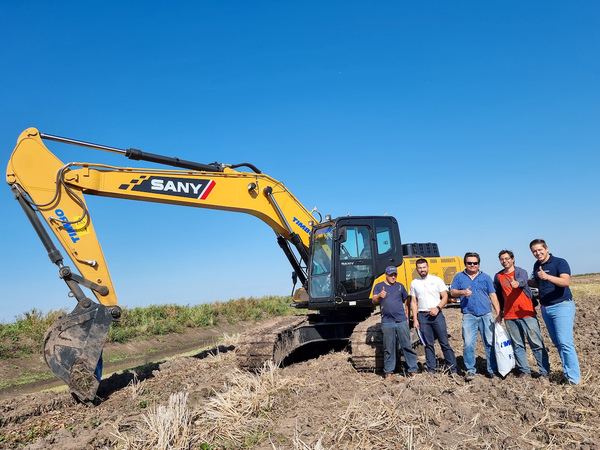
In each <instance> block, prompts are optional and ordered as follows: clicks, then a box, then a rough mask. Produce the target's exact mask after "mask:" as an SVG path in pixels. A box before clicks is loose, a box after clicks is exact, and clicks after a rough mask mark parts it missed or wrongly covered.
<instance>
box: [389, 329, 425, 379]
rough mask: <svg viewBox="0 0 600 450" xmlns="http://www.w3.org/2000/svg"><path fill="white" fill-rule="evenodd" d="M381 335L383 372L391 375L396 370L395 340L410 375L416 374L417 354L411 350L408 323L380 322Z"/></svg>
mask: <svg viewBox="0 0 600 450" xmlns="http://www.w3.org/2000/svg"><path fill="white" fill-rule="evenodd" d="M381 332H382V334H383V372H384V373H392V372H393V371H394V369H395V368H396V353H397V350H396V339H397V340H398V341H400V348H401V349H402V354H403V355H404V359H405V360H406V364H407V365H408V371H409V372H410V373H413V372H417V371H418V368H417V354H416V353H415V351H414V350H413V348H412V343H411V341H410V330H409V328H408V322H407V321H405V322H382V323H381Z"/></svg>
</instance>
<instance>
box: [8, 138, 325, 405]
mask: <svg viewBox="0 0 600 450" xmlns="http://www.w3.org/2000/svg"><path fill="white" fill-rule="evenodd" d="M42 138H44V139H49V140H53V141H61V142H64V143H68V144H75V145H82V146H84V147H90V148H96V149H99V150H103V151H111V152H119V153H122V154H123V155H124V156H127V157H129V158H130V159H134V160H146V161H152V162H156V163H161V164H169V165H172V166H176V167H180V168H181V167H183V168H184V170H174V169H169V170H160V169H152V170H151V169H135V168H122V167H112V166H107V165H102V164H90V163H69V164H65V163H63V162H62V161H60V160H59V159H58V158H57V157H56V156H55V155H53V154H52V153H51V152H50V151H49V150H48V149H47V148H46V146H45V145H44V143H43V141H42ZM241 166H246V167H249V168H250V169H251V170H252V172H239V171H236V170H235V169H234V168H232V167H241ZM7 182H8V184H9V185H10V186H11V189H12V190H13V192H14V194H15V198H17V200H18V201H19V203H20V205H21V207H22V208H23V210H24V211H25V213H26V215H27V217H28V218H29V220H30V222H31V223H32V225H33V227H34V229H35V230H36V232H37V234H38V236H39V237H40V239H41V240H42V243H43V244H44V246H45V247H46V250H47V251H48V256H49V258H50V260H51V261H52V263H54V264H56V265H57V266H58V268H59V276H60V277H61V278H62V279H63V280H64V281H65V282H66V283H67V285H68V286H69V289H70V291H71V294H72V295H73V296H74V297H75V298H76V300H77V302H78V303H77V306H76V307H75V309H74V310H73V311H72V312H71V313H70V314H68V315H67V316H65V317H62V318H60V319H58V320H57V321H56V323H55V324H53V326H52V327H51V328H50V330H49V331H48V333H47V334H46V338H45V342H44V356H45V359H46V362H47V363H48V365H49V367H50V368H51V369H52V371H53V373H54V374H55V375H56V376H58V377H59V378H61V379H62V380H64V381H65V382H66V383H67V384H68V385H69V386H70V388H71V390H72V391H73V392H74V393H75V394H76V395H77V396H78V397H79V398H81V399H86V400H91V399H93V398H94V394H95V392H96V389H97V386H98V382H97V381H95V382H94V380H95V379H94V377H93V376H92V375H93V373H94V371H95V367H96V364H97V362H98V359H99V357H100V355H101V350H102V348H103V346H104V343H105V341H106V336H107V334H108V330H109V327H110V323H111V322H112V320H118V319H119V317H120V314H121V311H120V308H119V306H118V302H117V297H116V294H115V289H114V286H113V282H112V280H111V277H110V273H109V270H108V267H107V264H106V260H105V258H104V254H103V252H102V248H101V246H100V243H99V240H98V238H97V236H96V231H95V229H94V224H93V221H92V217H91V215H90V212H89V210H88V208H87V204H86V200H85V197H86V195H98V196H105V197H115V198H122V199H129V200H138V201H147V202H156V203H166V204H174V205H181V206H191V207H198V208H211V209H221V210H227V211H235V212H242V213H247V214H251V215H253V216H255V217H257V218H259V219H260V220H262V221H263V222H265V223H266V224H267V225H268V226H270V227H271V228H272V229H273V230H274V231H275V234H276V236H277V238H278V239H277V240H278V242H279V244H280V246H281V247H282V248H283V250H284V252H285V254H286V256H287V257H288V259H289V261H290V263H291V264H292V267H293V268H294V271H295V273H296V274H297V276H298V277H299V279H300V281H301V282H302V284H305V283H306V278H307V275H306V265H307V263H308V245H309V233H310V230H309V228H308V226H307V224H308V223H309V222H317V220H316V219H315V218H314V217H313V216H312V215H311V213H310V212H309V211H307V210H306V209H305V208H304V207H303V206H302V204H301V203H300V202H299V201H298V200H297V199H296V198H295V197H294V196H293V195H292V194H291V193H290V192H289V191H288V190H287V189H286V188H285V186H284V185H283V184H282V183H281V182H279V181H277V180H275V179H273V178H271V177H269V176H267V175H264V174H262V173H260V171H259V170H258V169H256V168H255V167H254V166H252V165H251V164H247V163H243V164H240V165H236V166H226V165H223V164H218V163H214V164H200V163H194V162H190V161H183V160H180V159H178V158H169V157H165V156H161V155H154V154H150V153H144V152H141V151H140V150H135V149H129V150H119V149H114V148H111V147H105V146H99V145H95V144H89V143H85V142H81V141H75V140H72V139H68V138H60V137H57V136H51V135H43V134H41V133H39V131H38V130H36V129H35V128H29V129H27V130H25V131H24V132H23V133H22V134H21V135H20V137H19V139H18V142H17V146H16V148H15V150H14V151H13V153H12V156H11V159H10V161H9V164H8V167H7ZM288 218H291V220H288ZM47 228H49V229H50V231H52V233H53V234H54V236H56V238H57V239H58V241H59V242H60V244H61V246H62V247H63V249H64V251H65V252H66V253H67V255H68V256H69V258H70V259H71V260H72V262H73V264H74V265H75V267H76V268H77V270H78V271H79V274H77V273H74V272H72V271H71V269H70V267H69V266H67V265H65V263H64V261H63V256H62V253H61V252H60V250H58V249H57V248H56V247H55V246H54V243H53V240H52V239H51V237H50V235H49V234H48V232H47ZM81 286H83V287H87V288H89V289H91V291H92V293H93V294H94V296H95V297H96V300H97V302H98V303H96V302H94V301H92V300H91V299H89V298H88V297H86V295H85V294H84V293H83V290H82V289H81Z"/></svg>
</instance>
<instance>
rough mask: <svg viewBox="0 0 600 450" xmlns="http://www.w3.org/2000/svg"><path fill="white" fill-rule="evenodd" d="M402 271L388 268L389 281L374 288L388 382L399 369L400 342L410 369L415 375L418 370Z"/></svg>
mask: <svg viewBox="0 0 600 450" xmlns="http://www.w3.org/2000/svg"><path fill="white" fill-rule="evenodd" d="M397 278H398V270H397V269H396V267H395V266H389V267H387V268H386V269H385V281H382V282H381V283H377V284H376V285H375V287H374V288H373V304H374V305H380V307H381V332H382V334H383V372H384V373H385V379H386V380H391V379H392V372H393V371H394V369H395V368H396V352H397V350H396V339H397V340H399V341H400V347H401V348H402V354H403V355H404V359H405V360H406V365H407V366H408V372H409V373H410V375H411V376H415V375H416V374H417V371H418V367H417V354H416V353H415V351H414V350H413V348H412V344H411V340H410V329H409V327H408V318H407V310H408V309H407V308H408V307H407V305H406V304H405V302H406V301H407V300H408V292H407V291H406V288H405V287H404V285H403V284H402V283H398V282H397V281H396V280H397Z"/></svg>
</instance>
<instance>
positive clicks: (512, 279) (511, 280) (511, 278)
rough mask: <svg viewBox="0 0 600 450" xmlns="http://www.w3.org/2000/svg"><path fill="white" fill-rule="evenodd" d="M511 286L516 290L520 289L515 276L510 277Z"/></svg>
mask: <svg viewBox="0 0 600 450" xmlns="http://www.w3.org/2000/svg"><path fill="white" fill-rule="evenodd" d="M510 285H511V286H512V287H513V289H516V288H518V287H519V282H518V281H517V280H515V277H514V276H512V277H510Z"/></svg>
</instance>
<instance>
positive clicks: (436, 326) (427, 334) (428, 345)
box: [417, 312, 456, 373]
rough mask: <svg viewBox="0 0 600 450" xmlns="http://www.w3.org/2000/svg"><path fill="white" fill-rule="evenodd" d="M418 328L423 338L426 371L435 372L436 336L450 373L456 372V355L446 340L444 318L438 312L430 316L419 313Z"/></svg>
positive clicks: (446, 333)
mask: <svg viewBox="0 0 600 450" xmlns="http://www.w3.org/2000/svg"><path fill="white" fill-rule="evenodd" d="M417 317H418V320H419V328H420V329H421V334H423V338H424V340H425V360H426V361H427V371H428V372H429V373H435V366H436V358H435V347H434V343H435V339H436V338H437V340H438V342H439V344H440V347H441V349H442V352H443V353H444V359H445V360H446V363H447V364H448V367H449V368H450V371H451V372H452V373H456V356H455V355H454V350H452V347H450V342H448V329H447V327H446V318H445V317H444V315H443V314H442V313H441V312H440V313H438V314H437V315H436V316H431V315H429V313H419V314H418V316H417Z"/></svg>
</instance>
